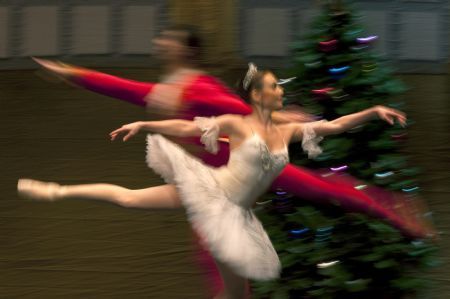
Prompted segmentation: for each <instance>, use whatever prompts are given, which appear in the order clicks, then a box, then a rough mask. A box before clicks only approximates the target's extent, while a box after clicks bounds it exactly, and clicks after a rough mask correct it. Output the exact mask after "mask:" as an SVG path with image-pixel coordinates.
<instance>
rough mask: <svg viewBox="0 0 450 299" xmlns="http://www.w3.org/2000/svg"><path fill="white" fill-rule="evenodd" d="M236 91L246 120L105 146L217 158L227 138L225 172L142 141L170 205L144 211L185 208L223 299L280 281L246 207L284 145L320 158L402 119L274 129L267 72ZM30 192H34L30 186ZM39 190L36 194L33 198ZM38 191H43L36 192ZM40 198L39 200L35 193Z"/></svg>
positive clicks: (361, 117) (155, 129)
mask: <svg viewBox="0 0 450 299" xmlns="http://www.w3.org/2000/svg"><path fill="white" fill-rule="evenodd" d="M240 86H241V88H242V90H244V91H245V93H246V97H245V98H246V99H247V100H248V101H249V103H250V104H251V106H252V113H251V114H250V115H248V116H241V115H232V114H227V115H222V116H218V117H210V118H208V117H196V118H194V120H193V121H190V120H182V119H175V120H163V121H141V122H135V123H131V124H128V125H124V126H122V127H121V128H119V129H117V130H115V131H113V132H111V134H110V136H111V139H112V140H115V139H117V138H118V137H119V136H121V135H123V134H124V137H123V141H127V140H129V139H130V138H131V137H132V136H134V135H136V134H137V133H138V132H140V131H149V132H152V133H159V134H163V135H170V136H178V137H190V136H201V140H202V143H203V144H204V145H205V147H206V149H207V150H208V151H210V152H212V153H216V152H217V151H218V143H217V139H218V137H219V136H220V135H221V134H223V135H227V136H228V137H229V144H230V158H229V161H228V163H227V164H226V165H224V166H221V167H211V166H208V165H206V164H204V163H203V162H202V161H201V160H199V159H197V158H195V157H193V156H191V155H190V154H189V153H187V152H186V151H185V150H184V149H182V148H181V147H180V146H179V145H177V144H175V143H173V142H171V141H169V140H168V139H166V138H165V137H163V136H161V135H159V134H155V135H152V134H149V135H147V145H148V148H147V163H148V165H149V167H151V168H153V170H154V171H155V172H157V173H158V174H160V175H161V176H162V177H163V178H164V179H165V180H166V181H167V183H168V185H166V186H168V187H169V188H171V190H172V194H178V197H177V199H178V200H176V201H173V200H172V199H168V198H160V199H158V200H155V201H154V202H152V203H150V202H148V208H152V207H155V208H160V207H161V206H164V207H171V208H181V207H184V208H185V209H186V212H187V216H188V219H189V220H190V222H191V225H192V226H193V227H194V229H195V230H196V231H198V232H199V233H200V234H201V235H202V236H203V237H204V239H203V240H204V242H205V244H206V246H207V247H208V249H209V250H210V252H211V253H212V255H213V256H214V258H215V260H216V263H217V265H218V267H219V270H220V273H221V275H222V278H223V281H224V285H225V289H224V292H223V293H222V294H221V295H219V296H220V297H223V298H243V297H244V296H245V288H246V284H247V279H255V280H269V279H276V278H277V277H279V274H280V271H281V265H280V261H279V259H278V256H277V254H276V252H275V250H274V248H273V246H272V244H271V242H270V239H269V237H268V236H267V234H266V232H265V231H264V229H263V228H262V225H261V223H260V222H259V221H258V220H257V218H256V216H255V215H254V214H253V212H252V209H251V208H252V206H253V204H254V203H255V201H256V199H257V197H258V196H260V195H262V194H263V193H264V192H265V191H266V190H267V189H268V188H269V187H270V184H271V183H272V181H273V180H274V179H275V178H276V177H277V176H278V175H279V174H280V173H281V171H282V170H283V168H284V167H285V166H286V165H287V164H288V162H289V156H288V147H287V145H288V144H289V143H291V142H298V141H302V146H303V149H304V150H305V151H307V152H308V154H309V155H310V156H315V155H317V154H318V153H320V148H319V147H318V145H317V142H318V141H320V138H319V137H322V136H327V135H330V134H339V133H342V132H344V131H346V130H349V129H351V128H353V127H355V126H358V125H361V124H363V123H365V122H367V121H369V120H371V119H374V118H376V117H378V118H380V119H382V120H385V121H387V122H389V123H390V124H393V123H394V121H398V122H399V123H400V124H401V125H404V124H405V121H406V117H405V115H404V114H403V113H402V112H400V111H398V110H395V109H390V108H387V107H383V106H376V107H373V108H370V109H367V110H363V111H361V112H358V113H354V114H350V115H347V116H343V117H340V118H338V119H335V120H333V121H330V122H327V121H325V120H321V121H317V122H309V123H299V122H292V123H288V124H278V125H277V124H275V123H274V122H273V120H272V117H271V115H272V112H273V111H276V110H280V109H281V108H282V95H283V89H282V88H281V87H280V86H279V85H278V84H277V79H276V77H275V76H274V75H273V73H271V72H269V71H257V69H256V67H254V66H253V65H251V66H250V69H249V71H248V72H247V74H246V76H245V77H244V79H243V80H242V81H241V85H240ZM21 183H25V181H22V182H21V181H19V192H21V194H22V195H26V196H29V197H33V198H44V197H46V198H47V199H56V198H59V197H65V196H67V194H68V193H70V188H71V186H62V187H60V186H59V185H57V184H43V185H42V186H41V187H42V188H23V186H22V187H21V186H20V185H21ZM35 186H36V185H35ZM39 189H40V190H39ZM43 189H45V190H43ZM42 191H44V192H42Z"/></svg>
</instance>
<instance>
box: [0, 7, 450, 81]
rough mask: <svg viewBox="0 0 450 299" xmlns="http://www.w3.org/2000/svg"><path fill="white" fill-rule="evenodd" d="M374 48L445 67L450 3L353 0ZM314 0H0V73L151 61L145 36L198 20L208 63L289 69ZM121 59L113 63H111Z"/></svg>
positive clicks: (425, 66) (438, 69) (423, 65)
mask: <svg viewBox="0 0 450 299" xmlns="http://www.w3.org/2000/svg"><path fill="white" fill-rule="evenodd" d="M354 7H355V8H356V9H357V11H358V12H359V13H360V15H361V20H360V21H361V23H362V24H365V26H366V27H367V35H371V34H376V35H378V36H379V37H380V39H379V41H378V42H377V43H376V46H375V48H376V51H378V52H379V53H381V54H383V55H384V56H386V57H387V58H388V59H389V60H390V62H391V64H392V65H394V66H397V67H398V68H399V69H400V71H402V72H409V73H414V72H416V73H417V72H425V73H442V72H446V71H447V67H446V63H448V60H449V54H448V53H449V36H450V33H449V32H450V23H449V21H450V20H449V19H450V18H449V10H450V8H449V1H448V0H428V1H426V0H422V1H420V0H395V1H376V2H373V1H354ZM317 12H318V1H307V0H301V1H297V0H277V1H275V0H225V1H220V0H208V1H205V0H193V1H183V0H159V1H158V0H147V1H144V0H128V1H120V0H109V1H106V0H91V1H86V0H68V1H57V0H41V1H32V0H15V1H13V0H0V69H11V68H29V67H33V63H32V62H31V61H30V59H29V58H28V57H29V56H33V55H35V56H48V57H56V58H61V59H64V60H66V61H71V62H75V63H81V64H85V65H86V64H87V65H95V66H130V67H132V66H138V67H149V66H152V65H153V63H154V62H153V61H152V59H151V58H150V57H149V53H150V40H151V38H152V37H153V36H154V35H155V34H156V33H157V32H158V31H159V30H161V29H162V28H164V27H165V26H166V25H167V24H169V23H187V24H192V25H197V26H198V27H199V28H200V31H201V32H202V33H203V36H204V38H205V43H206V46H207V47H206V50H207V51H206V52H207V55H206V59H207V62H208V63H210V64H213V65H221V66H230V65H233V64H234V65H236V64H242V63H243V62H244V61H248V60H252V61H255V62H257V63H259V64H261V65H263V66H270V67H280V68H283V67H286V66H287V65H288V63H289V59H290V50H289V45H290V44H291V43H292V42H293V41H294V40H298V39H299V38H300V37H301V36H302V35H303V34H304V33H305V32H307V31H308V30H309V29H308V28H309V23H310V21H311V20H312V18H313V17H314V16H315V15H316V14H317ZM118 58H120V59H118Z"/></svg>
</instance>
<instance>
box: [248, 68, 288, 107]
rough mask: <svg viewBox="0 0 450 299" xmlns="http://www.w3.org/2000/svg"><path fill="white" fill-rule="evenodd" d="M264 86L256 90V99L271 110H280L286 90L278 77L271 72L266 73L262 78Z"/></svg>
mask: <svg viewBox="0 0 450 299" xmlns="http://www.w3.org/2000/svg"><path fill="white" fill-rule="evenodd" d="M261 83H262V87H261V88H260V89H259V90H254V94H253V99H254V101H255V102H256V103H257V104H259V105H261V106H263V107H264V108H266V109H270V110H280V109H282V108H283V94H284V90H283V87H281V86H280V85H279V84H278V79H277V78H276V77H275V75H274V74H273V73H271V72H268V73H266V74H265V75H264V76H263V78H262V82H261Z"/></svg>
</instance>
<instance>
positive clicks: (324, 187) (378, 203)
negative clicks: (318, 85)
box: [272, 106, 434, 237]
mask: <svg viewBox="0 0 450 299" xmlns="http://www.w3.org/2000/svg"><path fill="white" fill-rule="evenodd" d="M376 118H379V119H381V120H384V121H386V122H388V123H389V124H391V125H392V124H394V121H398V122H399V123H400V125H402V126H405V124H406V116H405V114H404V113H403V112H401V111H398V110H395V109H391V108H388V107H384V106H375V107H373V108H370V109H366V110H363V111H361V112H358V113H354V114H350V115H346V116H343V117H340V118H338V119H335V120H333V121H330V122H326V121H319V122H313V123H306V124H301V123H297V124H295V123H292V124H288V125H284V126H283V127H284V128H285V129H286V130H287V132H288V133H287V138H288V139H289V140H291V142H296V141H301V142H302V146H303V148H304V150H305V151H306V152H308V155H309V156H310V157H314V156H316V155H318V154H320V153H321V149H320V147H319V146H318V145H317V143H318V142H320V140H321V139H322V136H326V135H332V134H340V133H342V132H345V131H347V130H349V129H351V128H353V127H355V126H358V125H361V124H363V123H365V122H367V121H369V120H371V119H376ZM282 178H284V179H282ZM298 180H302V181H303V183H304V184H302V189H301V190H300V189H299V187H298V186H297V185H296V183H297V181H298ZM351 183H358V181H357V180H356V179H352V178H332V179H331V178H323V177H321V176H319V175H317V174H315V173H313V172H311V171H307V170H302V171H301V172H300V171H298V170H297V169H296V167H294V166H292V165H288V166H287V167H286V168H285V169H284V170H283V173H282V174H281V175H280V176H279V177H278V178H277V179H276V180H275V182H274V183H273V185H272V187H275V188H282V189H284V190H285V191H287V192H290V193H292V194H294V195H298V196H301V197H303V198H304V197H306V198H309V199H312V200H315V201H322V202H324V203H325V202H327V201H328V200H329V199H337V203H338V204H339V205H341V206H342V207H343V208H345V209H347V210H352V211H357V212H364V213H366V214H368V215H371V216H375V217H377V218H381V219H385V220H387V221H388V222H390V223H391V224H392V225H393V226H394V227H396V228H398V229H399V230H401V231H402V232H403V233H405V234H406V235H408V236H411V237H424V236H430V235H433V234H434V228H433V227H432V225H431V224H430V223H429V222H428V220H427V219H425V217H423V215H420V213H423V212H424V209H425V207H424V206H419V205H421V203H420V202H417V205H413V204H412V203H411V201H410V200H408V199H407V198H406V197H404V196H402V195H400V194H396V193H392V192H388V191H384V190H382V189H380V188H376V187H371V188H370V192H363V191H359V190H356V189H355V188H354V186H356V185H352V184H351ZM335 203H336V202H335Z"/></svg>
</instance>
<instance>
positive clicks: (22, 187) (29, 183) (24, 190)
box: [17, 179, 61, 201]
mask: <svg viewBox="0 0 450 299" xmlns="http://www.w3.org/2000/svg"><path fill="white" fill-rule="evenodd" d="M60 187H61V186H60V185H59V184H57V183H47V182H41V181H36V180H31V179H19V181H18V182H17V192H18V194H19V195H20V196H22V197H25V198H29V199H36V200H45V201H55V200H57V199H58V193H59V191H60Z"/></svg>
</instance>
